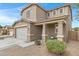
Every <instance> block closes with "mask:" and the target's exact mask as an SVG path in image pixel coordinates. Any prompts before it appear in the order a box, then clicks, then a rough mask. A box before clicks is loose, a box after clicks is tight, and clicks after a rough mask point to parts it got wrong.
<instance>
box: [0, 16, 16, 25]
mask: <svg viewBox="0 0 79 59" xmlns="http://www.w3.org/2000/svg"><path fill="white" fill-rule="evenodd" d="M16 20H17V18H12V17H7V16H0V25H2V26H5V25H12V24H13V23H14V22H15V21H16Z"/></svg>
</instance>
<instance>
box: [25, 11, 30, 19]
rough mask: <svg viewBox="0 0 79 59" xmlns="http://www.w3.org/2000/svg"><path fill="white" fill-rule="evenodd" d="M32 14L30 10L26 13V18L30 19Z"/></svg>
mask: <svg viewBox="0 0 79 59" xmlns="http://www.w3.org/2000/svg"><path fill="white" fill-rule="evenodd" d="M30 12H31V11H30V10H28V11H27V12H26V17H27V18H30Z"/></svg>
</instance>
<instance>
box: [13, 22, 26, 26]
mask: <svg viewBox="0 0 79 59" xmlns="http://www.w3.org/2000/svg"><path fill="white" fill-rule="evenodd" d="M22 26H27V22H18V23H17V24H15V26H14V27H22Z"/></svg>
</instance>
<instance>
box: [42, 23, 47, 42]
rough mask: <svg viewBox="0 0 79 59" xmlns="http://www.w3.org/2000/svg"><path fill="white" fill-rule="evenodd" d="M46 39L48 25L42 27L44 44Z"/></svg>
mask: <svg viewBox="0 0 79 59" xmlns="http://www.w3.org/2000/svg"><path fill="white" fill-rule="evenodd" d="M45 39H46V24H43V27H42V40H43V42H45Z"/></svg>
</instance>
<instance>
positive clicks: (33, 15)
mask: <svg viewBox="0 0 79 59" xmlns="http://www.w3.org/2000/svg"><path fill="white" fill-rule="evenodd" d="M28 10H30V18H28V17H26V14H27V11H28ZM21 17H22V18H23V19H25V20H30V21H33V22H36V5H33V6H31V7H29V8H28V9H26V10H24V11H23V13H22V16H21Z"/></svg>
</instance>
